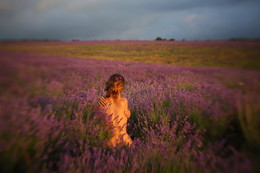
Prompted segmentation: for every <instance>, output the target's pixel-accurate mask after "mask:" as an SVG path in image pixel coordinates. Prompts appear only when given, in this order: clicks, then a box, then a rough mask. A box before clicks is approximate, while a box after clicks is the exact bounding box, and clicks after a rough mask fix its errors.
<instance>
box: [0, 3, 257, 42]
mask: <svg viewBox="0 0 260 173" xmlns="http://www.w3.org/2000/svg"><path fill="white" fill-rule="evenodd" d="M259 21H260V0H0V22H1V27H0V39H25V38H27V39H43V38H48V39H60V40H71V39H80V40H114V39H121V40H154V39H155V38H156V37H157V36H160V37H163V38H167V39H169V38H175V39H177V40H181V39H186V40H206V39H212V40H213V39H218V40H219V39H228V38H232V37H243V38H255V37H260V22H259Z"/></svg>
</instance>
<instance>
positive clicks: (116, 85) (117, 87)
mask: <svg viewBox="0 0 260 173" xmlns="http://www.w3.org/2000/svg"><path fill="white" fill-rule="evenodd" d="M124 87H125V79H124V77H123V76H121V75H120V74H117V73H115V74H113V75H111V76H110V77H109V79H108V81H107V82H106V86H105V91H106V92H107V93H106V97H110V96H111V95H112V96H113V97H118V96H119V94H120V93H121V92H122V91H123V90H124Z"/></svg>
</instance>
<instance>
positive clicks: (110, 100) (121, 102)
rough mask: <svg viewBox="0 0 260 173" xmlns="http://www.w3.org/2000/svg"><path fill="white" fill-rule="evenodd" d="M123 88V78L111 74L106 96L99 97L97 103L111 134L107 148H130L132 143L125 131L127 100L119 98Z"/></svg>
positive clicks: (128, 112) (128, 111) (128, 115)
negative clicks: (123, 145)
mask: <svg viewBox="0 0 260 173" xmlns="http://www.w3.org/2000/svg"><path fill="white" fill-rule="evenodd" d="M124 86H125V79H124V77H123V76H121V75H120V74H113V75H112V76H110V78H109V79H108V81H107V82H106V86H105V91H106V96H105V97H101V98H100V99H99V102H98V106H99V109H100V110H101V111H102V112H103V113H104V115H105V118H106V121H107V122H106V124H107V127H108V128H107V129H108V130H109V131H110V132H111V133H112V137H111V138H110V139H109V140H108V141H107V143H106V144H107V146H108V147H115V146H117V145H119V144H125V145H128V146H130V145H132V143H133V141H132V139H131V138H130V137H129V135H128V134H127V131H126V126H127V120H128V118H129V117H130V114H131V113H130V110H129V108H128V101H127V99H126V98H123V97H121V93H122V91H123V89H124Z"/></svg>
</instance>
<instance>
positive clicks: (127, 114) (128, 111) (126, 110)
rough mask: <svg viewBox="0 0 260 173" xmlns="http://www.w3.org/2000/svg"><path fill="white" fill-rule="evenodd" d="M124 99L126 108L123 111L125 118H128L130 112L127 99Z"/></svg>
mask: <svg viewBox="0 0 260 173" xmlns="http://www.w3.org/2000/svg"><path fill="white" fill-rule="evenodd" d="M125 100H126V109H125V111H124V113H125V116H126V118H130V116H131V112H130V109H129V108H128V100H127V99H125Z"/></svg>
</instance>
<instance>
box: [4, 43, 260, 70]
mask: <svg viewBox="0 0 260 173" xmlns="http://www.w3.org/2000/svg"><path fill="white" fill-rule="evenodd" d="M0 45H1V47H0V50H9V51H15V52H30V53H35V54H41V55H51V56H65V57H79V58H94V59H106V60H121V61H127V62H146V63H159V64H172V65H182V66H196V67H201V66H203V67H226V68H242V69H257V70H259V69H260V42H252V41H251V42H249V41H248V42H243V41H242V42H235V41H234V42H232V41H85V42H84V41H83V42H81V41H79V42H24V43H19V42H18V43H16V44H14V43H2V44H0Z"/></svg>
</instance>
